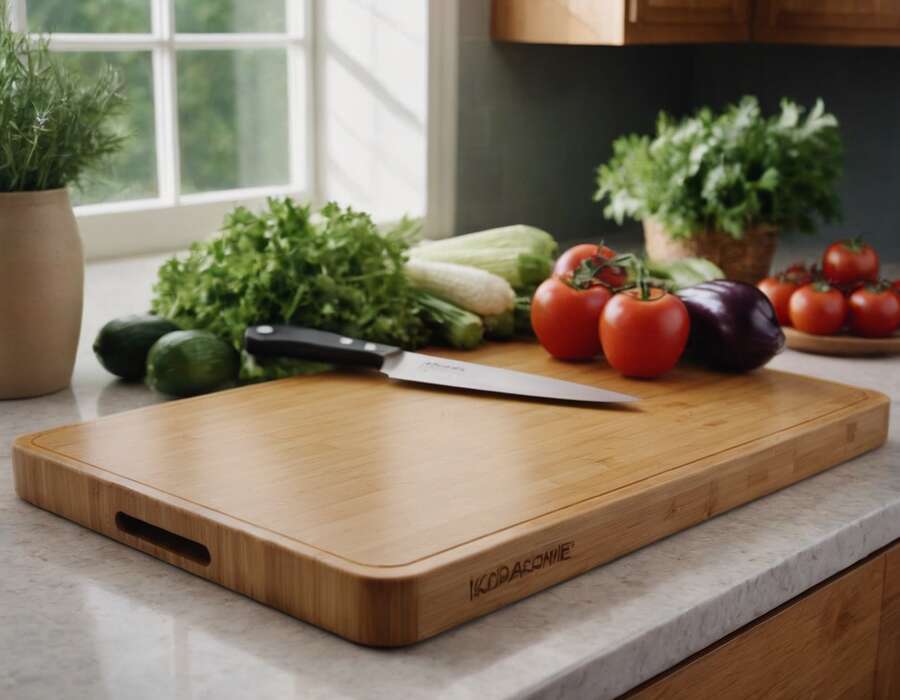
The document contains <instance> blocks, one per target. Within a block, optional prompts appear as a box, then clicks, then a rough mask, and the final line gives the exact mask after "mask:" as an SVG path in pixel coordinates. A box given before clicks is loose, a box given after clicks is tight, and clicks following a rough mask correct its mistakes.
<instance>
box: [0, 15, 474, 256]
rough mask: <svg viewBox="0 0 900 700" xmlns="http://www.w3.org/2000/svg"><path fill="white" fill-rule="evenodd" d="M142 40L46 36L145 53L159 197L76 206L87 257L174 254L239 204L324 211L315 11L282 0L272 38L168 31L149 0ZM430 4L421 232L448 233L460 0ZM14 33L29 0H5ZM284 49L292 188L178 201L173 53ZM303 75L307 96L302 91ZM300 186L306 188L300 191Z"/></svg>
mask: <svg viewBox="0 0 900 700" xmlns="http://www.w3.org/2000/svg"><path fill="white" fill-rule="evenodd" d="M148 1H149V2H150V7H151V31H150V32H149V33H147V34H125V33H122V34H68V33H54V34H52V35H50V37H49V42H50V48H51V49H52V50H53V51H80V52H89V51H123V50H138V51H149V52H150V53H151V61H152V66H153V104H154V117H155V119H154V123H155V141H156V144H155V145H156V159H157V164H156V165H157V168H156V169H157V186H158V196H157V197H154V198H149V199H139V200H130V201H122V202H110V203H103V204H88V205H83V206H78V207H75V214H76V217H77V219H78V224H79V229H80V231H81V235H82V240H83V242H84V248H85V256H86V257H87V258H88V259H98V258H110V257H120V256H125V255H136V254H143V253H153V252H163V251H172V250H176V249H179V248H184V247H186V246H187V245H188V244H189V243H191V242H192V241H195V240H198V239H200V238H203V237H204V236H205V235H206V234H208V233H211V232H213V231H215V230H216V229H217V228H218V226H219V225H220V224H221V221H222V218H223V216H224V215H225V214H226V213H227V212H228V211H229V210H231V209H232V208H233V207H234V206H236V205H243V206H247V207H251V208H253V207H257V206H260V205H261V204H262V203H263V202H264V201H265V198H266V197H270V196H291V197H294V198H297V199H301V200H307V201H310V202H312V203H313V204H314V205H316V206H318V205H321V204H322V189H321V183H322V180H323V178H322V173H321V171H320V168H319V162H320V159H319V158H318V157H317V155H318V143H319V134H320V114H321V112H320V105H321V100H320V99H319V95H320V94H321V90H320V88H321V86H320V78H319V76H320V69H319V67H320V65H321V58H322V54H323V52H322V49H321V46H320V45H319V42H317V36H318V35H319V33H320V29H319V27H320V23H319V17H320V14H319V12H318V11H317V8H318V5H319V3H321V2H327V0H285V4H286V32H285V33H283V34H282V33H278V34H267V33H253V34H251V33H247V34H239V33H234V34H185V33H178V34H176V33H175V13H174V0H148ZM423 2H428V36H429V40H428V104H427V115H428V117H427V130H426V131H427V148H426V150H427V155H426V157H427V169H426V170H427V183H426V212H425V234H426V236H428V237H432V238H440V237H443V236H448V235H451V234H452V233H453V226H454V221H455V216H454V213H455V193H456V94H457V86H456V77H457V50H458V34H457V22H458V0H423ZM10 11H11V20H12V26H13V28H14V29H16V30H19V31H22V30H23V29H24V28H25V27H26V17H27V0H11V4H10ZM239 48H284V49H285V50H286V52H287V82H288V108H289V115H288V140H289V144H290V146H289V148H290V151H289V152H290V158H289V164H290V170H289V172H290V181H289V182H288V183H287V184H284V185H279V186H267V187H253V188H241V189H233V190H224V191H214V192H204V193H199V194H183V193H182V192H181V191H180V183H181V169H180V163H179V144H178V101H177V100H178V96H177V89H176V66H175V60H176V59H175V55H176V54H175V52H176V50H177V49H194V50H214V49H239ZM301 75H302V77H303V78H304V80H303V81H302V83H303V84H304V85H305V92H304V90H303V88H301V87H300V84H301V80H300V78H301ZM301 183H306V186H305V187H304V186H303V185H302V184H301Z"/></svg>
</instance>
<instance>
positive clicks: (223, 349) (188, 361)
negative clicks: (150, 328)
mask: <svg viewBox="0 0 900 700" xmlns="http://www.w3.org/2000/svg"><path fill="white" fill-rule="evenodd" d="M238 369H239V361H238V354H237V353H236V352H235V350H234V348H233V347H231V346H230V345H229V344H228V343H226V342H225V341H224V340H222V339H221V338H219V337H218V336H216V335H213V334H212V333H209V332H208V331H175V332H173V333H167V334H166V335H164V336H163V337H162V338H160V339H159V340H157V341H156V342H155V343H154V344H153V347H152V348H150V353H149V354H148V355H147V384H149V385H150V387H151V388H152V389H155V390H156V391H158V392H159V393H161V394H168V395H169V396H179V397H180V396H195V395H196V394H206V393H208V392H210V391H215V390H216V389H222V388H224V387H226V386H228V385H231V384H233V383H234V381H235V379H237V376H238Z"/></svg>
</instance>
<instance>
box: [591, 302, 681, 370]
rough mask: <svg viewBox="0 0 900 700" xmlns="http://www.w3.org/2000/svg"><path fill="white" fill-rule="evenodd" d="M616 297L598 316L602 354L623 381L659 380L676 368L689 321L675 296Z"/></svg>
mask: <svg viewBox="0 0 900 700" xmlns="http://www.w3.org/2000/svg"><path fill="white" fill-rule="evenodd" d="M648 291H649V293H648V298H647V299H642V298H641V291H640V289H629V290H627V291H625V292H620V293H619V294H616V295H615V296H614V297H613V298H612V299H610V300H609V303H607V304H606V306H605V307H603V313H601V314H600V341H601V344H602V345H603V354H604V355H605V356H606V359H607V360H608V361H609V364H611V365H612V366H613V367H614V368H615V369H617V370H618V371H619V372H621V373H622V374H624V375H625V376H626V377H648V378H649V377H658V376H659V375H661V374H665V373H666V372H668V371H669V370H670V369H672V368H673V367H674V366H675V363H676V362H678V358H679V357H681V354H682V353H683V352H684V346H685V345H686V344H687V340H688V333H689V332H690V328H691V320H690V317H689V316H688V312H687V308H685V306H684V302H682V301H681V299H679V298H678V297H676V296H675V295H674V294H669V293H668V292H666V291H664V290H662V289H654V288H651V289H649V290H648Z"/></svg>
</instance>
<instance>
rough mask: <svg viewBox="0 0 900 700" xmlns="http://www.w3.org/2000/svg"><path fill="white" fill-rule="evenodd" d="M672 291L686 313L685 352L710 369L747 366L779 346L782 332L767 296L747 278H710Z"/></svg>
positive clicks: (763, 360) (763, 361) (762, 360)
mask: <svg viewBox="0 0 900 700" xmlns="http://www.w3.org/2000/svg"><path fill="white" fill-rule="evenodd" d="M678 296H679V297H680V298H681V300H682V301H683V302H684V305H685V306H686V307H687V310H688V314H689V315H690V317H691V332H690V336H689V337H688V347H687V352H688V353H689V357H693V358H694V359H696V360H697V361H698V362H701V363H702V364H704V365H708V366H709V367H712V368H714V369H720V370H727V371H732V372H747V371H749V370H752V369H756V368H757V367H762V366H763V365H764V364H766V363H767V362H768V361H769V360H771V359H772V358H773V357H775V355H777V354H778V353H779V352H781V351H782V349H784V333H783V332H782V331H781V326H780V325H779V324H778V319H777V318H776V317H775V309H774V308H773V307H772V303H771V302H770V301H769V299H768V297H767V296H766V295H765V294H763V293H762V292H761V291H759V290H758V289H757V288H756V287H754V286H753V285H752V284H747V283H745V282H735V281H732V280H714V281H712V282H702V283H700V284H697V285H694V286H693V287H686V288H685V289H682V290H680V291H679V292H678Z"/></svg>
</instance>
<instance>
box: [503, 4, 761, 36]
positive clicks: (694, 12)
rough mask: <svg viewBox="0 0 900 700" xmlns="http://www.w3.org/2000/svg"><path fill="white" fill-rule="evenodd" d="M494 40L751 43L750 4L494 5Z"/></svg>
mask: <svg viewBox="0 0 900 700" xmlns="http://www.w3.org/2000/svg"><path fill="white" fill-rule="evenodd" d="M491 21H492V27H491V35H492V36H493V38H494V39H496V40H499V41H518V42H527V43H538V44H541V43H546V44H608V45H618V46H621V45H625V44H677V43H715V42H737V41H747V40H748V39H749V38H750V0H494V4H493V15H492V20H491Z"/></svg>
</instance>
